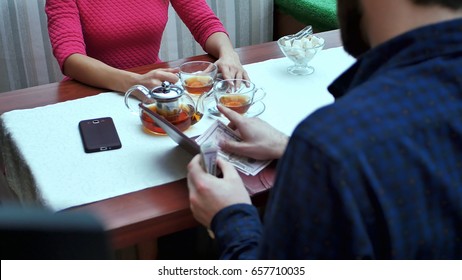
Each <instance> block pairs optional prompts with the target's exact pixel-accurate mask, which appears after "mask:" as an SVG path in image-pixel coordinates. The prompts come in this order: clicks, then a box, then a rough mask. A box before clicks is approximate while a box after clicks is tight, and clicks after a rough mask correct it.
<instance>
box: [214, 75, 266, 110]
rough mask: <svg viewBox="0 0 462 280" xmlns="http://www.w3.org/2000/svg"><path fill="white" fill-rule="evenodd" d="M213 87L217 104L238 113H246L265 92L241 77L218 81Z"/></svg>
mask: <svg viewBox="0 0 462 280" xmlns="http://www.w3.org/2000/svg"><path fill="white" fill-rule="evenodd" d="M213 89H214V90H213V94H214V96H215V100H216V102H217V104H220V105H223V106H225V107H227V108H229V109H231V110H233V111H235V112H237V113H239V114H246V113H247V112H248V110H249V109H250V107H251V106H252V105H253V104H255V103H257V102H259V101H260V100H262V99H263V98H264V97H265V95H266V92H265V91H263V89H261V88H256V87H255V84H254V83H252V82H250V81H248V80H241V79H228V80H221V81H218V82H217V83H216V84H215V86H214V87H213Z"/></svg>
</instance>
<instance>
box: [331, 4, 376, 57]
mask: <svg viewBox="0 0 462 280" xmlns="http://www.w3.org/2000/svg"><path fill="white" fill-rule="evenodd" d="M337 13H338V20H339V24H340V34H341V36H342V42H343V47H344V48H345V51H346V52H347V53H349V54H351V55H352V56H354V57H358V56H360V55H362V54H363V53H365V52H366V51H368V50H369V49H370V48H371V46H370V44H369V43H368V42H367V40H366V39H365V38H364V33H363V29H362V28H361V20H362V17H363V13H362V9H361V5H360V3H359V0H337Z"/></svg>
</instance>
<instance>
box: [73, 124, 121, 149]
mask: <svg viewBox="0 0 462 280" xmlns="http://www.w3.org/2000/svg"><path fill="white" fill-rule="evenodd" d="M79 131H80V136H81V137H82V142H83V147H84V149H85V152H87V153H93V152H102V151H109V150H114V149H120V148H121V147H122V143H121V142H120V139H119V135H118V134H117V130H116V127H115V125H114V122H113V120H112V118H110V117H105V118H97V119H90V120H83V121H80V122H79Z"/></svg>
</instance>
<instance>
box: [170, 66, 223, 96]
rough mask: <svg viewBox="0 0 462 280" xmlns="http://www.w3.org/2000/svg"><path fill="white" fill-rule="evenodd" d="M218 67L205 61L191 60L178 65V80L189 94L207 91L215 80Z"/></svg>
mask: <svg viewBox="0 0 462 280" xmlns="http://www.w3.org/2000/svg"><path fill="white" fill-rule="evenodd" d="M217 71H218V67H217V66H216V65H215V64H213V63H211V62H207V61H191V62H186V63H183V64H182V65H181V66H180V73H179V76H180V80H181V84H182V86H183V88H184V89H185V90H186V91H187V92H188V93H189V94H191V95H196V96H199V95H201V94H203V93H205V92H209V91H210V90H211V89H212V87H213V83H214V81H215V77H216V75H217Z"/></svg>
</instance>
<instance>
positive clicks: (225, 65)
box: [215, 51, 250, 80]
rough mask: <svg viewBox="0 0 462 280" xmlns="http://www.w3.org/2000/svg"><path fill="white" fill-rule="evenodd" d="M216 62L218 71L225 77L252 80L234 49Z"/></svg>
mask: <svg viewBox="0 0 462 280" xmlns="http://www.w3.org/2000/svg"><path fill="white" fill-rule="evenodd" d="M215 64H216V65H217V66H218V71H219V72H220V73H221V74H222V75H223V79H244V80H250V78H249V75H248V74H247V71H245V70H244V67H242V64H241V61H240V60H239V56H238V55H237V53H236V52H234V51H233V52H229V53H228V54H227V55H226V56H222V57H220V58H219V59H218V60H217V61H216V62H215Z"/></svg>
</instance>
